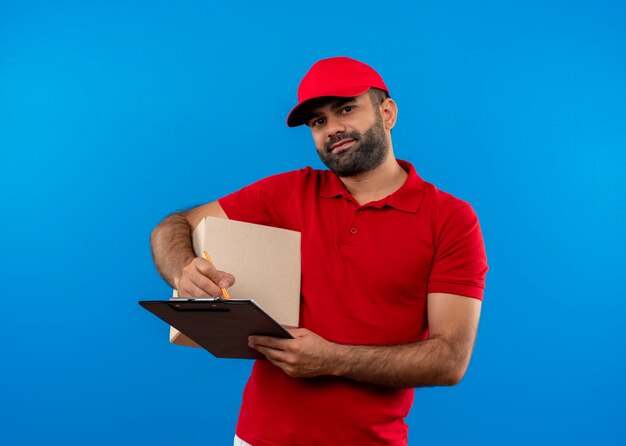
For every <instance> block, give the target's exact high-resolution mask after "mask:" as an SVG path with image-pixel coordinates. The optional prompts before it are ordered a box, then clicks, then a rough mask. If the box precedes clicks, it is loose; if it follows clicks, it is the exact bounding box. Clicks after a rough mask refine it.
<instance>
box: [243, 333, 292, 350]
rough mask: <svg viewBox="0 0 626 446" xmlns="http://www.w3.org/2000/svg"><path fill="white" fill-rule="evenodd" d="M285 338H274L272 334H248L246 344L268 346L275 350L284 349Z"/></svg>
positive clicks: (254, 346) (286, 341)
mask: <svg viewBox="0 0 626 446" xmlns="http://www.w3.org/2000/svg"><path fill="white" fill-rule="evenodd" d="M288 342H289V341H288V340H287V339H281V338H275V337H272V336H250V337H249V338H248V344H251V345H250V346H251V347H253V348H256V347H257V346H262V347H269V348H273V349H275V350H285V348H286V347H287V345H286V344H287V343H288Z"/></svg>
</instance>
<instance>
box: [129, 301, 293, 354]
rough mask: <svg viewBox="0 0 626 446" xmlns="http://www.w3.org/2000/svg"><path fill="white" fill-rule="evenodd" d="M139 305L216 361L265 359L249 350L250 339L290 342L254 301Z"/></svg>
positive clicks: (150, 303)
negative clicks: (285, 339)
mask: <svg viewBox="0 0 626 446" xmlns="http://www.w3.org/2000/svg"><path fill="white" fill-rule="evenodd" d="M139 305H141V306H142V307H143V308H145V309H146V310H148V311H150V312H151V313H152V314H154V315H155V316H157V317H158V318H159V319H161V320H163V321H164V322H166V323H167V324H169V325H171V326H172V327H174V328H176V329H177V330H178V331H180V332H181V333H183V334H184V335H185V336H187V337H188V338H189V339H191V340H192V341H194V342H195V343H197V344H198V345H199V346H200V347H202V348H204V349H205V350H206V351H208V352H209V353H211V354H212V355H213V356H215V357H217V358H248V359H265V356H263V355H262V354H261V353H259V351H258V350H255V349H253V348H250V347H248V336H251V335H262V336H274V337H278V338H287V339H290V338H291V339H293V336H291V334H289V332H288V331H287V330H286V329H285V328H284V327H283V326H282V325H280V324H279V323H278V322H276V320H274V319H273V318H272V317H271V316H270V315H269V314H267V313H266V312H265V311H264V310H263V309H262V308H261V307H260V306H259V305H257V303H256V302H255V301H254V300H246V299H236V300H235V299H231V300H224V299H221V298H214V299H213V298H209V299H170V300H143V301H139Z"/></svg>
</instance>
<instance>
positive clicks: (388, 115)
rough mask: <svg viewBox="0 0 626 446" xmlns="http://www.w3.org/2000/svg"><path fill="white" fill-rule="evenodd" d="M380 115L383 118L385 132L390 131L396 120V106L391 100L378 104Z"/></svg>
mask: <svg viewBox="0 0 626 446" xmlns="http://www.w3.org/2000/svg"><path fill="white" fill-rule="evenodd" d="M380 114H381V116H382V117H383V123H384V125H385V130H391V129H392V128H393V126H394V125H396V119H398V105H397V104H396V102H395V101H394V100H393V99H391V98H387V99H385V100H384V101H383V102H382V104H380Z"/></svg>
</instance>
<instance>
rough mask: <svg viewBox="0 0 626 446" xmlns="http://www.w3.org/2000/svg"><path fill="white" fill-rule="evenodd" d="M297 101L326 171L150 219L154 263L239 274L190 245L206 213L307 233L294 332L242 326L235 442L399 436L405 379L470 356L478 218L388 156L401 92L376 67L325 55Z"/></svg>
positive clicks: (182, 288) (166, 268)
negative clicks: (245, 334) (393, 91)
mask: <svg viewBox="0 0 626 446" xmlns="http://www.w3.org/2000/svg"><path fill="white" fill-rule="evenodd" d="M298 99H299V103H298V104H297V105H296V107H294V109H293V110H292V111H291V113H290V114H289V116H288V118H287V124H288V125H289V126H290V127H294V126H298V125H302V124H306V125H307V126H308V127H309V128H310V129H311V134H312V136H313V141H314V143H315V146H316V149H317V154H318V155H319V157H320V159H321V160H322V162H323V163H324V164H325V165H326V166H327V167H328V169H329V170H315V169H312V168H310V167H307V168H304V169H300V170H297V171H293V172H286V173H282V174H278V175H274V176H271V177H268V178H265V179H262V180H260V181H258V182H256V183H254V184H252V185H250V186H247V187H244V188H243V189H241V190H239V191H237V192H234V193H232V194H230V195H227V196H225V197H222V198H220V199H218V200H216V201H213V202H211V203H207V204H205V205H202V206H199V207H196V208H193V209H190V210H188V211H185V212H182V213H177V214H173V215H170V216H169V217H167V218H166V219H164V220H163V222H162V223H161V224H159V225H158V226H157V227H156V228H155V229H154V231H153V233H152V237H151V244H152V249H153V255H154V259H155V263H156V266H157V269H158V271H159V272H160V273H161V275H162V276H163V278H164V279H165V280H166V281H167V282H168V283H169V284H170V285H172V286H173V287H174V288H176V289H177V290H178V295H179V296H181V297H202V296H205V297H206V296H219V295H220V294H221V290H220V288H221V287H228V286H231V285H232V284H233V283H234V279H235V278H234V277H233V276H232V275H230V274H228V272H224V271H218V270H216V269H215V268H214V267H213V266H212V264H211V263H209V262H207V261H206V260H204V259H202V258H199V257H196V256H195V254H194V252H193V249H192V244H191V232H192V231H193V229H194V228H195V227H196V226H197V225H198V224H199V223H200V221H201V220H202V218H204V217H205V216H214V217H222V218H230V219H234V220H239V221H244V222H249V223H256V224H261V225H269V226H274V227H279V228H284V229H290V230H295V231H299V232H301V234H302V239H301V240H302V242H301V254H302V287H301V305H300V323H301V325H300V328H297V329H290V333H291V334H292V335H293V337H294V339H278V338H272V337H265V336H252V337H250V339H249V345H250V346H251V347H253V348H255V349H257V350H258V351H259V352H261V353H262V354H263V355H265V356H266V357H267V360H259V361H256V362H255V364H254V367H253V370H252V374H251V376H250V379H249V381H248V383H247V385H246V388H245V391H244V394H243V401H242V406H241V411H240V415H239V420H238V423H237V428H236V436H235V444H243V445H245V444H251V445H254V446H270V445H272V446H275V445H289V446H294V445H344V444H345V445H353V444H358V445H370V444H371V445H374V444H376V445H378V444H380V445H383V444H384V445H406V444H407V442H408V429H407V426H406V424H405V423H404V418H405V417H406V416H407V415H408V413H409V410H410V408H411V405H412V402H413V397H414V392H413V388H414V387H421V386H439V385H455V384H457V383H459V381H460V380H461V379H462V377H463V375H464V374H465V371H466V370H467V367H468V364H469V361H470V357H471V354H472V349H473V345H474V339H475V337H476V332H477V327H478V321H479V317H480V310H481V303H482V299H483V292H484V287H485V276H486V273H487V269H488V267H487V259H486V255H485V248H484V243H483V238H482V234H481V230H480V226H479V222H478V218H477V217H476V214H475V212H474V211H473V209H472V208H471V206H470V205H469V204H468V203H466V202H464V201H462V200H460V199H458V198H456V197H454V196H452V195H450V194H448V193H446V192H443V191H440V190H438V189H437V188H436V187H435V186H433V185H432V184H430V183H428V182H425V181H424V180H423V179H421V178H420V177H419V176H418V174H417V173H416V171H415V169H414V167H413V166H412V165H411V164H410V163H409V162H406V161H402V160H398V159H396V158H395V156H394V151H393V146H392V141H391V129H392V128H393V127H394V125H395V123H396V118H397V106H396V103H395V102H394V101H393V99H391V98H390V97H389V90H388V88H387V86H386V85H385V83H384V82H383V79H382V78H381V77H380V75H379V74H378V73H377V72H376V71H374V70H373V69H372V68H371V67H370V66H368V65H366V64H364V63H362V62H359V61H356V60H354V59H350V58H347V57H335V58H330V59H324V60H321V61H319V62H317V63H315V64H314V65H313V66H312V67H311V69H310V70H309V71H308V72H307V74H306V75H305V76H304V78H303V79H302V81H301V83H300V86H299V88H298Z"/></svg>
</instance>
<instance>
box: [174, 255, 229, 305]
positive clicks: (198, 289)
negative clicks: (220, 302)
mask: <svg viewBox="0 0 626 446" xmlns="http://www.w3.org/2000/svg"><path fill="white" fill-rule="evenodd" d="M234 283H235V277H234V276H233V275H232V274H229V273H226V272H224V271H218V270H217V269H215V266H213V264H212V263H211V262H209V261H208V260H206V259H203V258H202V257H196V258H194V259H193V260H192V261H191V262H189V263H188V264H187V266H185V267H184V268H183V271H182V274H181V276H180V279H178V280H176V290H177V291H178V297H206V296H213V297H217V296H220V295H221V294H222V290H221V289H220V288H228V287H231V286H233V284H234Z"/></svg>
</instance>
